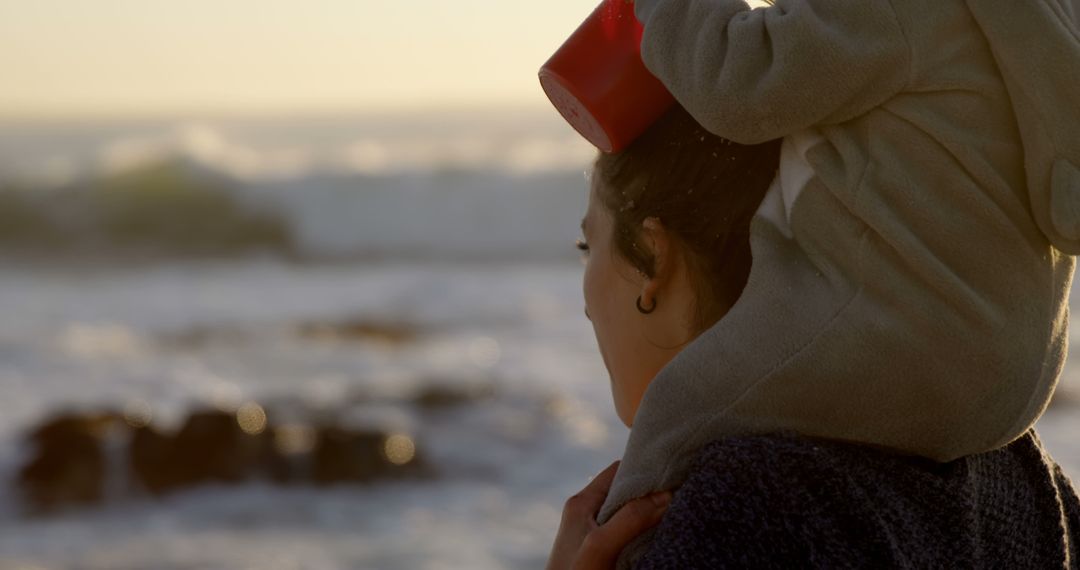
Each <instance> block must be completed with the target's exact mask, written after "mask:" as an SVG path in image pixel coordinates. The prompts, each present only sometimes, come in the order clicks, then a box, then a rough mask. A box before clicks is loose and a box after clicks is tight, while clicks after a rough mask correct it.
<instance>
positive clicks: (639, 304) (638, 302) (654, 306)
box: [636, 295, 656, 315]
mask: <svg viewBox="0 0 1080 570" xmlns="http://www.w3.org/2000/svg"><path fill="white" fill-rule="evenodd" d="M636 304H637V310H638V312H639V313H641V314H643V315H648V314H650V313H652V312H653V311H655V310H656V299H653V304H652V307H649V308H648V309H645V307H642V306H641V295H638V297H637V302H636Z"/></svg>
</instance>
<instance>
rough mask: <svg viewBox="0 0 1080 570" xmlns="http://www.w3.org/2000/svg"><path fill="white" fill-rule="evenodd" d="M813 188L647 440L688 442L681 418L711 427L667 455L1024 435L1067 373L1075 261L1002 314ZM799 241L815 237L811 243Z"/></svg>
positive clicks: (664, 377) (1045, 275) (647, 416)
mask: <svg viewBox="0 0 1080 570" xmlns="http://www.w3.org/2000/svg"><path fill="white" fill-rule="evenodd" d="M813 184H817V185H818V188H814V187H813V186H811V187H810V188H808V189H807V190H806V191H805V192H804V196H803V197H801V198H800V201H799V204H798V208H797V215H796V218H795V219H794V223H793V228H794V231H795V236H796V237H795V239H788V238H786V237H784V236H783V235H782V234H781V233H780V231H779V230H778V229H777V228H776V227H775V226H773V225H772V224H770V223H769V222H768V221H766V220H765V219H764V218H760V217H759V218H756V219H755V220H754V225H753V228H752V239H751V244H752V248H753V255H754V265H753V269H752V271H751V276H750V280H749V282H748V284H747V286H746V289H745V291H744V293H743V296H742V298H740V300H739V302H738V303H737V304H736V305H735V307H733V309H732V310H731V312H729V313H728V315H727V316H725V317H724V318H723V319H721V321H720V322H718V323H717V324H716V325H715V326H714V327H712V328H711V329H710V330H708V331H706V332H705V333H703V334H702V335H701V337H699V338H698V339H697V340H695V342H693V343H691V345H690V346H688V347H687V348H686V349H684V350H683V352H682V353H680V354H679V355H678V356H677V357H676V358H675V360H673V361H672V363H671V364H670V365H669V366H668V367H666V368H665V369H664V370H662V371H661V373H660V374H659V375H658V376H657V378H656V379H655V380H654V382H653V384H652V385H650V387H649V390H648V392H647V393H646V395H645V400H644V402H643V404H642V408H641V410H639V414H638V418H636V419H635V424H634V431H635V432H641V433H643V434H649V437H656V436H657V434H661V433H663V432H664V431H668V432H675V431H677V430H671V429H670V426H671V425H672V422H678V423H677V424H675V425H686V424H687V423H688V422H689V423H691V424H693V423H698V424H700V425H699V426H697V429H691V430H681V431H678V433H673V434H672V438H673V439H672V440H671V441H660V440H658V441H656V442H655V443H653V444H651V445H657V446H659V447H661V448H666V449H667V451H666V452H665V453H664V454H662V455H670V454H671V453H672V452H673V450H675V449H678V448H684V451H686V452H687V453H689V452H691V451H693V450H694V449H696V448H697V447H698V446H700V445H701V444H704V443H705V442H706V441H697V439H699V438H696V437H694V435H690V436H689V437H688V433H690V434H700V435H701V438H704V439H712V438H715V437H718V436H721V435H724V434H735V433H745V432H749V431H773V430H779V429H793V430H797V431H800V432H802V433H804V434H806V435H815V436H821V437H830V438H837V439H846V440H856V441H861V442H865V443H870V444H876V445H882V446H887V447H891V448H897V449H899V450H903V451H906V452H911V453H916V454H920V455H925V456H928V457H931V458H935V459H938V460H950V459H953V458H956V457H959V456H961V455H966V454H969V453H975V452H980V451H985V450H988V449H992V448H995V447H998V446H1000V445H1002V444H1004V443H1007V442H1008V441H1011V440H1012V439H1014V438H1015V437H1017V436H1019V435H1021V434H1022V433H1023V432H1024V431H1025V430H1026V429H1027V428H1028V427H1030V425H1031V424H1032V423H1034V421H1035V419H1036V418H1037V417H1038V415H1039V414H1040V413H1041V412H1042V410H1043V409H1044V408H1045V405H1046V403H1047V402H1048V400H1049V397H1050V395H1051V393H1052V390H1053V387H1054V384H1055V382H1056V379H1057V376H1058V374H1059V373H1060V369H1061V366H1062V364H1063V357H1064V346H1065V343H1066V342H1067V335H1066V328H1067V317H1066V315H1059V314H1056V312H1060V311H1061V310H1063V309H1064V310H1066V311H1067V304H1066V303H1065V296H1067V287H1061V286H1060V285H1061V283H1062V281H1063V279H1065V280H1066V281H1067V279H1066V277H1065V276H1066V275H1071V272H1072V258H1070V257H1067V256H1058V257H1057V258H1056V259H1048V260H1047V261H1046V262H1045V263H1042V268H1041V273H1040V272H1039V271H1035V270H1034V269H1033V270H1031V271H1030V273H1033V274H1037V275H1019V276H1018V279H1020V280H1028V281H1031V282H1035V280H1042V281H1043V282H1045V284H1046V286H1045V287H1041V288H1040V289H1041V291H1042V292H1043V293H1045V295H1042V296H1038V295H1033V296H1032V297H1031V298H1027V299H1011V300H1009V301H1008V302H1004V303H999V304H994V303H991V302H989V301H986V298H992V297H993V292H991V293H989V294H988V295H987V296H986V298H984V297H982V296H980V293H981V292H977V291H972V292H971V295H970V298H959V299H958V298H956V297H951V296H950V295H949V294H945V293H942V291H948V292H949V293H950V294H951V293H955V290H956V287H952V285H953V284H951V283H950V284H948V285H949V287H952V288H951V289H950V288H949V287H946V286H944V285H943V286H942V289H941V290H937V289H935V288H934V287H933V286H930V285H928V282H927V277H926V275H925V274H923V273H921V272H920V271H919V270H918V268H910V267H908V266H906V265H905V262H904V261H903V260H902V259H901V258H900V256H899V255H898V254H897V253H896V252H895V251H894V249H893V248H892V246H889V245H886V244H884V243H883V241H882V239H881V237H880V236H879V235H877V234H876V233H875V232H873V231H871V230H870V229H869V228H868V226H867V225H866V224H864V223H863V222H861V221H859V220H858V219H856V218H855V217H854V216H852V215H848V216H840V217H837V216H836V212H838V211H844V208H843V207H840V206H839V205H838V204H837V203H836V202H837V198H836V197H834V196H833V195H832V194H830V193H829V192H828V191H825V190H824V189H823V188H821V187H820V182H818V181H817V180H814V181H812V182H811V185H813ZM799 212H801V213H799ZM800 234H801V236H802V237H803V238H805V237H806V236H813V239H803V240H802V242H801V243H797V242H796V240H799V239H800ZM821 236H825V237H824V238H822V237H821ZM823 243H826V244H827V247H825V246H822V244H823ZM989 245H990V246H994V244H989ZM975 249H978V248H975ZM808 250H809V251H810V253H807V251H808ZM986 251H988V252H989V253H988V254H987V255H990V256H992V255H994V252H995V251H999V250H995V249H993V248H989V249H987V250H986ZM1037 263H1038V261H1037V260H1035V261H1032V260H1024V261H1023V263H1021V264H1020V265H1021V266H1024V267H1027V266H1031V267H1035V265H1032V264H1037ZM1025 264H1026V265H1025ZM1001 267H1002V268H1006V269H1007V268H1008V267H1010V266H1009V265H1008V264H1007V263H1003V264H1002V265H1001ZM993 270H994V265H993V263H992V262H991V263H990V265H989V269H988V271H993ZM1008 278H1009V276H1008V275H1003V276H1002V277H1001V279H1002V280H1003V281H1007V280H1008ZM1024 282H1025V283H1026V282H1027V281H1024ZM1013 286H1014V287H1015V284H1014V285H1013ZM1055 286H1056V287H1057V289H1058V290H1056V291H1055V290H1052V289H1053V288H1054V287H1055ZM991 288H992V287H991ZM1006 289H1007V288H1006ZM999 297H1000V295H999ZM998 305H1000V306H998ZM1063 317H1066V318H1063ZM695 412H696V413H697V415H696V416H695V415H693V414H694V413H695ZM643 423H644V424H646V425H642V424H643ZM665 426H666V427H665ZM674 438H678V439H674ZM660 439H661V440H662V439H663V436H661V438H660ZM633 445H635V443H634V441H631V446H633ZM675 455H676V456H678V455H679V453H677V452H676V453H675Z"/></svg>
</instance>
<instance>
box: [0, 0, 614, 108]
mask: <svg viewBox="0 0 1080 570" xmlns="http://www.w3.org/2000/svg"><path fill="white" fill-rule="evenodd" d="M597 4H599V2H598V1H597V2H591V1H588V0H544V1H543V2H542V3H541V2H537V3H530V2H521V1H516V0H0V86H2V88H0V116H8V117H12V116H14V117H22V116H34V117H36V116H83V115H87V116H96V115H109V116H127V115H157V114H170V113H184V112H219V113H237V114H244V113H256V114H257V113H292V112H301V113H310V112H340V111H378V110H388V109H420V108H425V109H428V108H457V107H474V108H475V107H484V106H489V105H499V106H509V107H517V106H522V107H530V108H533V107H535V108H541V107H544V106H546V105H548V103H547V100H546V98H545V96H544V95H543V91H542V90H541V89H540V85H539V81H538V80H537V71H538V70H539V68H540V66H541V65H542V64H543V63H544V62H545V61H546V60H547V58H548V57H550V55H551V54H552V53H553V52H554V51H555V50H556V49H557V48H558V47H559V46H560V45H561V44H562V42H563V41H564V40H565V39H566V37H567V36H568V35H569V34H570V33H571V32H573V31H574V30H575V29H576V28H577V26H578V25H579V24H580V23H581V21H582V20H583V19H584V18H585V17H586V16H588V14H589V13H590V12H591V11H592V10H593V9H594V8H595V7H596V5H597Z"/></svg>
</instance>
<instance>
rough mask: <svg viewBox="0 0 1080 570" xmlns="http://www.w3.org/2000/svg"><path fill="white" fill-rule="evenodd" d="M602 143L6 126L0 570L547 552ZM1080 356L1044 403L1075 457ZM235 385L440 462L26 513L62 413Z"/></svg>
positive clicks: (439, 127)
mask: <svg viewBox="0 0 1080 570" xmlns="http://www.w3.org/2000/svg"><path fill="white" fill-rule="evenodd" d="M593 153H594V151H593V149H592V148H591V147H589V146H588V145H587V143H584V142H583V141H581V140H580V138H579V137H578V136H577V135H576V133H574V132H573V131H572V130H570V129H569V127H567V126H566V125H565V124H564V123H563V122H562V120H561V119H560V118H559V117H558V116H557V115H555V114H554V111H552V112H550V113H544V112H540V111H536V112H525V111H520V110H514V111H497V110H490V111H475V112H458V113H428V114H413V115H400V116H367V117H364V116H341V117H337V116H321V117H298V118H199V119H188V118H177V119H155V120H86V121H79V122H74V121H68V122H60V121H53V122H43V121H37V122H34V121H8V122H4V123H0V314H2V315H4V318H3V319H0V394H3V397H2V398H0V479H2V480H3V484H2V486H0V569H7V568H11V569H15V568H42V569H49V568H131V569H143V568H163V569H187V568H228V569H231V568H237V569H240V568H256V567H258V568H282V569H286V568H288V569H292V568H296V569H301V568H304V569H337V568H372V569H389V570H392V569H432V570H434V569H443V568H472V569H489V568H490V569H497V568H522V569H524V568H538V567H542V566H543V564H544V561H545V560H546V557H547V554H548V550H549V549H550V546H551V541H552V539H553V538H554V533H555V530H556V528H557V526H558V523H559V517H560V510H561V506H562V503H563V501H564V500H565V499H566V498H567V497H569V496H570V495H572V494H574V493H576V492H577V491H578V490H580V488H581V487H582V486H584V485H585V484H586V483H587V481H588V480H589V478H590V476H592V475H593V474H595V473H596V472H598V471H599V470H601V469H602V468H604V467H605V466H607V465H608V464H609V463H611V461H613V460H614V459H616V458H618V457H619V456H620V455H621V451H622V448H623V446H624V445H625V442H626V435H627V430H626V428H625V427H624V426H623V425H622V424H621V422H620V421H619V420H618V418H617V417H616V415H615V413H614V410H613V407H612V403H611V393H610V386H609V380H608V377H607V374H606V371H605V369H604V366H603V363H602V361H601V359H600V356H599V354H598V351H597V348H596V344H595V339H594V337H593V333H592V329H591V327H590V325H589V322H588V321H587V320H586V319H585V317H584V314H583V301H582V295H581V276H582V275H581V273H582V266H581V263H580V260H579V259H578V257H577V251H576V250H575V249H574V240H575V239H576V238H577V237H578V232H579V230H578V223H579V221H580V219H581V216H582V215H583V214H584V208H585V204H586V202H587V194H586V192H587V170H588V165H589V161H590V159H591V157H592V156H593ZM1074 302H1076V301H1074ZM364 326H373V327H375V328H378V327H383V328H390V329H393V328H394V327H397V328H398V329H404V330H406V331H408V333H409V334H407V335H405V337H406V338H405V340H396V341H395V340H393V339H391V340H389V341H388V340H387V338H380V337H379V335H368V334H355V331H356V330H366V329H363V327H364ZM357 327H360V329H357ZM312 331H316V332H317V333H318V334H313V333H312ZM319 331H322V332H321V333H320V332H319ZM350 331H353V332H350ZM322 333H327V334H322ZM1078 376H1080V366H1078V365H1075V364H1073V363H1072V362H1070V363H1069V364H1068V365H1067V368H1066V370H1065V374H1064V377H1063V384H1062V386H1063V387H1062V389H1061V393H1062V396H1061V397H1060V398H1059V399H1058V400H1057V401H1056V402H1055V404H1054V405H1053V406H1052V408H1051V409H1050V410H1049V411H1048V412H1047V414H1046V415H1045V416H1044V417H1043V418H1042V419H1041V420H1040V424H1039V430H1040V434H1041V435H1042V437H1043V440H1044V442H1045V443H1046V445H1047V446H1048V448H1049V449H1050V451H1051V453H1052V454H1053V456H1054V457H1055V458H1056V459H1057V460H1058V461H1059V462H1060V463H1061V464H1062V465H1063V466H1064V468H1065V469H1066V471H1067V472H1069V473H1080V450H1078V448H1077V445H1076V435H1077V434H1080V404H1078V403H1077V402H1078V401H1080V399H1078V398H1077V397H1076V395H1077V394H1078V393H1080V391H1078V390H1077V389H1078V388H1080V380H1078V379H1077V377H1078ZM431 387H443V388H449V389H462V388H465V389H468V390H472V389H473V388H478V389H479V390H478V391H475V392H469V393H476V394H480V393H482V394H484V395H483V396H476V397H474V398H471V399H470V398H466V399H465V400H464V401H462V402H458V403H457V404H455V405H450V406H446V407H443V408H438V409H422V408H419V407H417V406H416V405H414V403H413V402H415V400H414V398H415V396H416V395H417V394H419V393H422V392H423V391H424V390H427V389H430V388H431ZM245 402H257V403H260V404H261V405H263V406H265V408H266V409H267V410H285V411H286V412H287V411H288V410H295V409H304V410H334V411H335V412H341V413H345V414H347V415H349V416H350V417H354V418H360V420H361V421H365V422H374V423H377V424H379V425H381V426H389V427H390V428H391V429H393V430H394V431H397V432H401V433H407V434H409V436H410V437H411V438H412V439H413V441H414V442H415V444H416V448H417V450H418V451H420V452H422V453H423V454H424V456H425V457H426V459H427V460H428V461H430V462H431V463H432V464H433V465H435V466H436V467H437V470H438V475H437V476H436V477H434V478H432V479H429V480H392V481H383V482H377V483H371V484H365V485H336V486H330V487H317V486H311V485H294V486H281V485H277V484H274V483H272V482H270V481H262V480H256V481H251V482H248V483H244V484H240V485H224V484H217V485H204V486H201V487H197V488H193V489H190V490H185V491H181V492H177V493H174V494H170V495H167V496H165V497H160V498H156V497H152V496H147V495H141V494H132V493H130V492H126V491H124V489H122V488H119V487H118V488H115V489H114V488H110V489H108V490H107V492H106V500H105V501H104V502H103V503H102V504H100V505H92V506H82V507H74V508H70V509H64V510H62V511H60V512H57V513H52V514H48V515H37V516H28V515H26V514H25V513H24V512H22V510H21V508H20V498H19V495H18V494H17V492H16V491H15V488H14V478H15V476H16V473H17V472H18V469H19V466H20V465H21V464H23V463H24V462H25V461H26V460H27V458H28V457H29V453H30V451H29V449H28V447H27V445H26V444H25V441H24V439H25V433H26V431H27V430H28V429H30V428H31V427H33V426H34V425H35V424H36V423H38V422H41V421H42V420H43V419H44V418H46V417H48V415H49V414H52V413H56V412H58V411H61V410H95V409H121V410H130V409H132V407H133V406H135V407H136V408H137V409H140V410H146V411H147V413H148V414H149V415H150V416H152V420H153V422H154V423H155V424H156V425H159V426H161V427H162V428H163V429H172V428H175V427H177V426H179V425H180V424H182V423H183V421H184V418H185V416H186V414H187V413H188V412H189V411H190V410H192V409H195V408H200V407H210V408H216V409H226V410H229V409H235V408H236V407H237V406H238V405H240V404H241V403H245ZM110 457H112V456H110ZM111 461H112V462H111V463H110V464H109V469H110V471H109V473H110V477H112V476H115V477H114V478H113V479H110V481H112V480H121V481H122V480H123V477H124V474H123V473H124V468H123V464H122V463H123V462H122V458H121V457H119V456H116V457H112V459H111Z"/></svg>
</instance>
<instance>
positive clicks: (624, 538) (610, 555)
mask: <svg viewBox="0 0 1080 570" xmlns="http://www.w3.org/2000/svg"><path fill="white" fill-rule="evenodd" d="M670 503H671V493H670V492H666V491H665V492H663V493H653V494H652V495H647V496H645V497H641V498H638V499H634V500H633V501H630V502H629V503H626V504H625V505H623V506H622V508H620V509H619V510H618V511H617V512H616V513H615V514H614V515H613V516H612V517H611V520H609V521H608V522H606V523H604V525H603V526H601V527H599V528H596V529H595V530H593V531H592V532H591V533H589V535H588V536H586V537H585V542H584V543H583V544H582V546H581V551H580V552H579V553H578V558H577V561H576V562H575V564H574V568H583V569H584V568H611V567H612V566H614V565H615V561H616V559H617V558H618V556H619V552H621V551H622V549H623V548H624V547H625V546H626V545H627V544H630V542H631V541H632V540H634V539H635V538H637V536H638V535H640V534H641V533H643V532H645V531H646V530H648V529H650V528H652V527H653V526H656V524H657V523H659V522H660V519H662V518H663V516H664V512H665V511H666V510H667V507H668V505H669V504H670Z"/></svg>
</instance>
